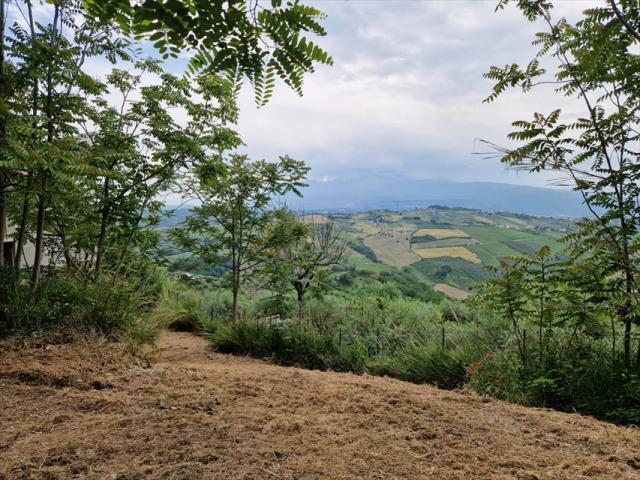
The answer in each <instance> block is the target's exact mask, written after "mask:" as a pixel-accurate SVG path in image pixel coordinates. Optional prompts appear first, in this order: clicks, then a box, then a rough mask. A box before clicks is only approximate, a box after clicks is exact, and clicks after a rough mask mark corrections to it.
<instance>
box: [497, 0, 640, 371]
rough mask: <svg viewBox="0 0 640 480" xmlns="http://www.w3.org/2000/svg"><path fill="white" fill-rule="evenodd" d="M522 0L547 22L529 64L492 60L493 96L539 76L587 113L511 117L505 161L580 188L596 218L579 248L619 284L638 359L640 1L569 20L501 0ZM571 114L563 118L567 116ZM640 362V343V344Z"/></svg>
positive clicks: (616, 296) (536, 0) (538, 2)
mask: <svg viewBox="0 0 640 480" xmlns="http://www.w3.org/2000/svg"><path fill="white" fill-rule="evenodd" d="M509 3H516V4H517V6H518V7H519V8H520V10H521V11H522V12H523V14H524V15H525V17H526V18H527V19H528V20H530V21H541V22H542V23H543V24H544V25H546V27H547V30H546V31H544V32H541V33H539V34H538V35H537V36H536V40H535V42H534V43H535V44H536V45H538V46H539V47H540V51H539V53H538V55H537V57H536V58H535V59H533V60H532V61H531V62H530V63H529V64H528V65H527V66H526V67H525V68H521V67H519V66H518V65H515V64H514V65H507V66H506V67H492V68H491V69H490V71H489V72H488V73H487V74H486V77H487V78H489V79H491V80H494V81H495V86H494V89H493V93H492V94H491V95H490V96H489V97H488V98H487V100H486V101H493V100H495V99H496V98H497V97H498V96H499V95H500V94H501V93H503V92H504V91H505V90H506V89H507V88H508V87H520V88H522V90H523V91H525V92H528V91H530V90H532V89H533V88H534V87H536V86H537V85H540V84H542V83H552V84H555V85H556V86H557V92H558V93H559V94H562V95H564V96H566V97H571V98H576V99H578V100H579V101H580V102H581V103H582V105H583V107H584V113H585V114H584V116H583V117H581V118H578V119H577V120H576V119H575V118H571V117H569V116H564V115H563V113H562V111H561V109H556V110H553V111H552V112H548V113H535V114H534V116H533V119H532V120H529V121H517V122H514V124H513V125H514V127H516V129H517V130H516V131H514V132H513V133H511V134H510V135H509V138H510V139H511V140H514V141H517V142H520V143H521V145H520V146H518V147H517V148H514V149H504V148H500V147H497V146H495V145H493V144H492V145H493V146H494V147H497V148H498V150H499V151H500V154H501V159H502V161H503V162H505V163H507V164H509V165H511V166H514V167H516V168H520V169H524V170H527V171H531V172H539V171H543V170H547V171H554V172H561V173H564V174H565V180H564V182H565V184H566V185H570V186H572V187H573V188H574V189H575V190H576V191H578V192H580V194H581V195H582V198H583V200H584V203H585V205H586V206H587V208H588V209H589V211H590V212H591V218H587V219H584V220H583V221H582V223H581V225H580V227H581V228H580V231H579V232H578V234H577V235H574V236H573V242H572V245H573V247H574V255H573V257H574V258H576V259H577V258H581V257H584V256H587V257H591V258H593V259H595V260H596V263H597V265H599V266H600V267H601V271H600V276H601V277H602V278H608V279H610V281H611V282H612V283H615V284H616V288H615V289H614V290H613V291H612V292H611V293H612V295H611V296H610V297H609V298H608V301H609V302H611V303H612V304H615V311H616V312H617V316H618V318H619V320H620V321H621V322H622V323H623V325H624V363H625V365H626V366H627V367H629V366H630V365H631V348H632V342H631V338H632V326H633V324H638V323H639V318H640V316H639V303H638V300H639V298H638V293H639V292H638V284H637V283H638V280H637V276H638V265H637V257H638V255H637V253H638V250H639V247H640V244H639V242H638V233H639V232H638V219H639V218H640V208H639V207H638V205H639V203H638V200H639V198H638V196H639V190H638V181H639V180H640V178H639V173H640V162H638V154H637V152H636V150H637V149H636V148H635V145H637V142H638V139H639V137H638V135H639V134H638V132H639V131H640V128H639V127H640V117H639V115H638V113H639V111H640V110H639V109H640V79H639V78H638V76H637V71H638V68H639V66H640V56H639V55H637V54H636V53H635V51H636V48H634V47H637V45H638V43H639V42H640V37H639V35H638V26H639V25H640V10H639V9H638V8H637V5H635V2H633V1H629V0H620V1H609V2H608V4H607V5H605V6H602V7H598V8H592V9H589V10H586V11H585V12H584V18H582V20H580V21H579V22H577V23H576V24H575V25H571V24H570V23H568V22H567V21H566V20H565V19H560V20H558V21H554V20H553V18H552V14H551V12H552V6H553V5H552V4H551V2H549V1H546V0H518V1H511V0H502V1H501V2H500V3H499V5H498V8H504V7H505V6H506V5H507V4H509ZM548 55H550V56H552V57H553V58H554V59H555V60H556V61H557V62H558V67H557V69H556V70H555V71H554V72H552V74H551V75H550V76H547V72H546V71H545V69H543V68H542V67H541V65H540V60H539V58H540V57H544V56H548ZM565 117H566V119H565ZM636 364H637V367H638V368H640V345H639V347H638V352H637V360H636Z"/></svg>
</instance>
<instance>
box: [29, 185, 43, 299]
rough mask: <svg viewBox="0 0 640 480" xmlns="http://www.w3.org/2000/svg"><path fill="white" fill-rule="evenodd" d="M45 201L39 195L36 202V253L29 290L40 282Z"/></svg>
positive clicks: (41, 195)
mask: <svg viewBox="0 0 640 480" xmlns="http://www.w3.org/2000/svg"><path fill="white" fill-rule="evenodd" d="M46 207H47V200H46V197H45V196H44V194H42V193H41V194H40V198H39V200H38V220H37V223H36V252H35V256H34V259H33V272H32V274H31V290H32V291H34V290H35V289H36V288H38V283H39V282H40V270H41V264H42V252H43V249H44V221H45V213H46Z"/></svg>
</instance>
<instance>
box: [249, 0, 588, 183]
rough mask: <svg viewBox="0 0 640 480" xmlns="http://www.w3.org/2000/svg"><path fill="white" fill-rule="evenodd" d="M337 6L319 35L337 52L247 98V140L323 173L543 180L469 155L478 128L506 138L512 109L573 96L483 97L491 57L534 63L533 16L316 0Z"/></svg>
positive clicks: (478, 5) (485, 6) (467, 6)
mask: <svg viewBox="0 0 640 480" xmlns="http://www.w3.org/2000/svg"><path fill="white" fill-rule="evenodd" d="M313 3H314V4H315V5H317V6H319V7H321V8H322V9H323V10H325V11H326V12H327V13H328V14H329V19H328V21H327V29H328V36H327V37H325V38H322V39H320V40H319V43H320V44H322V45H323V46H325V47H326V48H327V49H328V50H329V51H330V53H331V54H332V55H333V56H334V59H335V66H334V67H332V68H327V67H322V68H320V69H319V70H318V72H316V73H315V74H313V75H311V76H309V77H308V79H307V83H306V85H305V89H304V91H305V95H304V97H303V98H298V97H297V96H296V95H295V94H293V93H292V92H290V91H289V90H287V88H286V87H282V88H280V89H278V90H277V92H276V94H275V96H274V98H273V99H272V101H271V102H270V104H269V105H267V107H265V108H263V109H260V110H257V109H256V108H255V107H254V105H253V99H252V96H251V92H250V91H249V89H245V91H244V92H243V95H242V99H241V106H242V108H241V121H240V132H241V134H242V136H243V138H244V140H245V142H246V143H247V145H248V147H247V149H248V151H249V152H250V153H251V154H252V155H254V156H256V157H267V158H272V157H274V156H276V155H278V154H280V153H288V154H290V155H292V156H294V157H298V158H300V159H303V160H306V161H307V162H308V163H309V164H310V165H311V167H312V169H313V171H314V172H315V175H316V176H322V175H337V174H339V173H340V172H344V171H359V170H362V171H370V170H371V169H383V170H396V171H399V172H403V173H404V174H408V175H411V176H416V177H422V178H441V179H449V180H460V181H469V180H486V181H489V180H493V181H511V182H515V183H529V184H541V183H544V181H545V179H544V178H540V177H534V176H530V175H522V174H521V175H519V176H516V175H515V173H514V172H509V171H506V170H505V169H504V167H503V166H502V165H500V164H499V163H498V162H497V161H490V160H482V159H481V158H480V157H479V156H477V155H473V152H474V151H477V150H478V148H480V149H482V147H479V146H478V142H477V139H478V138H484V139H489V140H492V141H495V142H496V143H504V142H505V137H506V134H507V133H508V132H509V131H510V124H511V122H512V121H514V120H516V119H521V118H529V117H530V116H531V114H532V113H533V112H534V111H542V112H545V111H549V110H551V109H552V108H555V107H556V106H557V105H564V106H567V107H569V108H570V109H576V108H577V106H576V104H575V102H573V101H571V100H566V99H563V98H561V97H559V96H557V95H555V94H554V92H553V89H552V88H541V89H539V90H537V91H536V92H535V93H532V94H529V95H527V96H524V95H522V94H521V93H520V92H513V93H509V94H506V95H505V96H504V97H502V98H500V99H499V100H498V101H496V102H495V103H492V104H488V105H487V104H482V99H483V98H484V97H486V96H487V95H488V93H489V92H490V90H491V82H489V81H487V80H485V79H483V78H482V74H483V73H484V72H486V71H487V70H488V68H489V67H490V66H491V65H504V64H507V63H513V62H518V63H526V62H527V61H529V60H530V59H531V58H532V57H533V55H534V54H535V51H536V50H535V48H534V47H532V46H531V41H532V39H533V35H534V33H535V32H536V31H538V30H540V29H541V28H542V27H543V26H542V25H532V24H529V23H528V22H527V20H526V19H525V18H524V17H522V16H521V15H520V14H519V12H518V11H517V10H516V9H515V8H513V7H512V8H508V9H507V10H505V11H503V12H498V13H494V8H495V5H496V2H495V1H455V0H441V1H437V0H436V1H423V2H419V1H418V2H416V1H402V0H394V1H393V2H377V1H358V2H356V1H352V2H342V1H340V2H336V1H326V0H325V1H322V0H316V1H315V2H313ZM595 3H598V2H596V1H595V0H591V1H587V0H585V1H580V0H573V1H568V0H565V1H560V2H558V5H557V8H556V9H555V10H556V11H555V13H556V14H559V15H563V16H569V17H571V18H574V19H575V18H576V16H577V15H579V13H580V12H581V11H582V10H584V9H585V8H587V7H589V6H592V5H594V4H595Z"/></svg>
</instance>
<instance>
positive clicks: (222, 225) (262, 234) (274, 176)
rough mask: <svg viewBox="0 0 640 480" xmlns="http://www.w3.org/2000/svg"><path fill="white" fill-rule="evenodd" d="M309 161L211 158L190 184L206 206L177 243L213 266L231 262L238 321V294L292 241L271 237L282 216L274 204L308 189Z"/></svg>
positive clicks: (179, 234) (187, 223)
mask: <svg viewBox="0 0 640 480" xmlns="http://www.w3.org/2000/svg"><path fill="white" fill-rule="evenodd" d="M308 170H309V169H308V167H306V166H305V165H304V162H300V161H296V160H293V159H291V158H289V157H286V156H285V157H280V160H279V161H278V162H275V163H269V162H266V161H264V160H260V161H251V160H250V159H249V158H248V157H247V156H246V155H232V156H231V157H230V159H229V160H228V161H227V162H223V161H221V159H220V158H219V157H217V156H213V157H210V158H209V159H208V160H206V161H204V162H202V163H201V164H200V165H198V166H197V167H196V169H195V175H194V176H193V178H191V179H190V182H189V184H188V185H187V186H186V188H187V190H188V191H190V192H191V193H192V195H193V197H194V198H195V199H197V200H198V201H199V202H200V205H199V206H197V207H194V208H193V209H192V210H191V215H190V216H189V217H187V219H186V220H185V221H184V222H183V225H182V226H181V227H180V228H178V229H176V230H174V232H173V237H174V239H175V240H176V241H177V242H178V243H179V244H180V245H182V246H183V247H185V248H187V249H189V250H190V251H191V252H192V253H193V254H194V255H196V256H198V257H200V258H201V259H202V260H203V261H204V262H205V263H208V264H225V266H227V268H228V270H229V273H230V276H231V290H232V293H233V306H232V317H233V321H234V322H235V321H236V320H237V318H238V294H239V292H240V289H241V287H242V284H243V281H244V278H245V276H246V275H250V274H251V273H254V272H255V271H256V269H257V268H258V267H259V266H260V265H261V264H262V262H263V261H264V258H265V255H266V254H267V252H268V251H270V250H271V249H274V248H277V247H279V246H280V245H281V242H283V241H286V239H284V238H282V237H281V236H280V235H270V229H271V228H272V227H273V224H274V221H275V220H276V219H277V216H278V215H279V214H280V211H281V210H280V209H277V208H272V201H273V200H274V199H275V198H276V197H278V196H281V195H284V194H286V193H288V192H294V193H297V194H299V188H301V187H303V186H306V185H305V183H304V180H305V178H306V174H307V172H308Z"/></svg>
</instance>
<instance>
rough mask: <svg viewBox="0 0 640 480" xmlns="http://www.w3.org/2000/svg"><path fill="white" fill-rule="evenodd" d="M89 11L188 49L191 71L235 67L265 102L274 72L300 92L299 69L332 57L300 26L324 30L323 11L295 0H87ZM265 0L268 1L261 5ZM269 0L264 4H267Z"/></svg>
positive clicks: (162, 46)
mask: <svg viewBox="0 0 640 480" xmlns="http://www.w3.org/2000/svg"><path fill="white" fill-rule="evenodd" d="M85 3H86V5H87V8H88V11H89V13H91V14H93V15H96V16H97V17H98V18H100V19H102V20H107V21H112V20H115V21H116V22H117V23H118V25H119V26H120V28H122V30H123V31H124V32H125V33H128V34H133V35H135V37H136V38H138V39H146V40H149V41H151V42H153V45H154V46H155V47H156V48H157V49H158V51H159V52H160V53H161V54H162V55H163V56H164V57H165V58H166V57H169V56H177V54H178V53H180V52H185V51H186V52H190V53H191V54H192V56H191V60H190V65H189V68H190V71H191V72H192V73H195V72H197V71H201V70H203V69H206V70H208V71H213V72H220V71H229V72H233V75H234V76H235V77H236V78H240V77H241V76H247V77H248V78H249V79H250V80H251V82H252V83H253V86H254V89H255V94H256V101H257V102H258V103H259V104H264V103H266V102H267V101H268V100H269V97H270V96H271V94H272V93H273V88H274V85H275V78H276V76H279V77H280V78H281V79H282V80H283V81H284V82H286V83H287V84H288V85H289V86H290V87H291V88H293V89H294V90H295V91H296V92H297V93H298V94H300V95H301V94H302V83H303V79H304V74H305V73H308V72H313V71H314V68H315V67H314V64H316V63H320V64H331V63H332V62H333V60H332V59H331V57H330V56H329V55H328V54H327V53H326V52H325V51H324V50H323V49H322V48H320V47H319V46H318V45H316V44H315V43H314V42H313V41H311V40H309V39H307V38H306V37H305V36H304V34H306V33H312V34H315V35H320V36H322V35H325V33H326V32H325V29H324V27H323V26H322V25H321V24H320V22H321V21H322V20H323V19H324V17H325V16H324V14H323V13H322V12H321V11H320V10H319V9H317V8H315V7H312V6H309V5H304V4H302V3H301V2H300V1H299V0H293V1H287V2H283V1H282V0H270V1H264V2H261V1H260V0H225V1H222V0H215V1H198V0H182V1H167V2H158V1H154V0H144V1H142V2H135V1H133V0H86V2H85ZM265 4H266V5H265ZM267 5H268V6H267Z"/></svg>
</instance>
